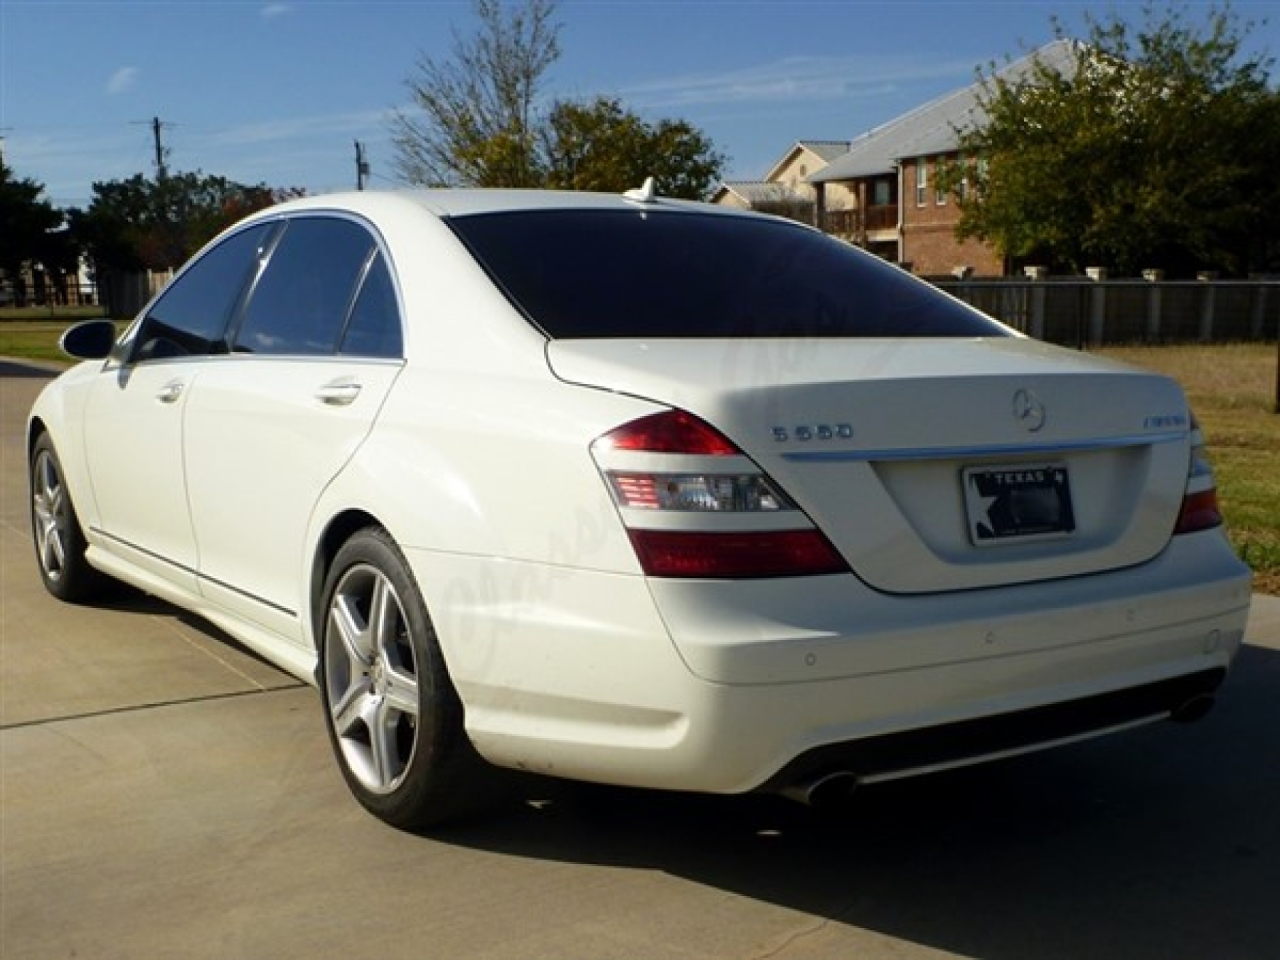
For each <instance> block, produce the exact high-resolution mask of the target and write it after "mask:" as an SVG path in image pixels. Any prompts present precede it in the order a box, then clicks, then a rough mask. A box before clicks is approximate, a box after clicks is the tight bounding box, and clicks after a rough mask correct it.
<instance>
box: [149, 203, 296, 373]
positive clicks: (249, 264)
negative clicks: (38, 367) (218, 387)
mask: <svg viewBox="0 0 1280 960" xmlns="http://www.w3.org/2000/svg"><path fill="white" fill-rule="evenodd" d="M271 230H272V225H270V224H258V225H257V226H253V227H250V228H248V229H247V230H241V231H240V232H239V233H236V234H233V235H232V236H230V237H228V238H227V239H226V240H223V241H222V242H221V243H219V244H218V245H217V246H216V247H214V248H213V249H212V250H210V251H209V252H208V253H206V254H205V255H204V256H202V257H201V258H200V259H199V260H198V261H196V262H195V263H194V264H193V265H192V266H191V267H190V268H189V269H188V270H187V271H186V272H185V273H183V274H182V276H180V277H178V278H177V279H176V280H174V281H173V283H171V284H170V285H169V286H168V287H167V288H166V289H165V291H164V293H163V294H161V296H160V298H159V299H158V300H157V301H156V302H155V303H154V304H153V305H152V307H151V310H150V311H149V312H148V314H147V317H146V323H145V326H144V327H143V329H142V335H141V342H140V343H139V344H138V346H139V348H140V354H139V355H140V357H141V358H142V359H146V358H147V357H149V356H173V355H175V354H204V353H210V352H212V351H215V350H219V349H222V348H223V345H224V342H225V341H224V334H225V332H226V329H227V323H228V322H229V321H230V319H231V315H232V312H233V311H234V309H235V306H236V304H237V303H238V302H239V300H240V296H241V294H242V293H243V292H244V288H245V285H246V284H247V283H248V282H249V279H250V278H251V277H252V276H253V273H254V270H255V269H256V267H257V264H258V255H259V252H260V251H261V249H262V246H263V245H264V244H265V243H266V241H267V239H268V237H269V236H270V233H271Z"/></svg>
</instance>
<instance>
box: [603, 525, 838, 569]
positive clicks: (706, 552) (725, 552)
mask: <svg viewBox="0 0 1280 960" xmlns="http://www.w3.org/2000/svg"><path fill="white" fill-rule="evenodd" d="M628 532H629V533H630V535H631V543H632V544H633V545H634V546H635V548H636V555H637V556H638V557H639V558H640V565H641V566H642V567H643V568H644V572H645V573H647V574H648V575H649V576H651V577H693V578H698V577H701V578H730V579H744V578H750V577H810V576H818V575H820V574H827V573H846V572H848V569H849V567H848V565H847V564H846V563H845V562H844V558H843V557H841V556H840V554H838V553H837V552H836V550H835V548H834V547H833V546H831V543H830V541H828V540H827V538H826V537H824V536H823V535H822V534H821V533H819V532H818V531H817V530H778V531H771V532H770V531H761V532H756V533H730V532H725V533H718V532H717V533H712V532H706V531H675V530H630V531H628Z"/></svg>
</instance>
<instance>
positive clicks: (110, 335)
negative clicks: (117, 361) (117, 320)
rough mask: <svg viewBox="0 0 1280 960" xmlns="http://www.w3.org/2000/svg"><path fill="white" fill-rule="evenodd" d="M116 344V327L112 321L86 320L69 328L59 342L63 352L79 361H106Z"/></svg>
mask: <svg viewBox="0 0 1280 960" xmlns="http://www.w3.org/2000/svg"><path fill="white" fill-rule="evenodd" d="M115 343H116V325H115V324H114V323H112V322H111V321H110V320H86V321H85V322H84V323H77V324H76V325H75V326H74V327H68V328H67V330H66V332H65V333H63V334H62V339H61V340H59V341H58V346H60V347H62V352H63V353H65V354H67V355H68V356H71V357H75V358H76V359H77V360H104V359H106V357H107V355H108V354H109V353H111V348H112V347H113V346H115Z"/></svg>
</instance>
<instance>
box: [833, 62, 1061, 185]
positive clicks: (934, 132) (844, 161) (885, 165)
mask: <svg viewBox="0 0 1280 960" xmlns="http://www.w3.org/2000/svg"><path fill="white" fill-rule="evenodd" d="M1075 43H1076V42H1075V41H1073V40H1055V41H1053V42H1052V43H1049V44H1046V45H1045V46H1043V47H1041V48H1040V49H1038V50H1036V51H1035V52H1033V53H1030V54H1028V55H1027V56H1025V57H1023V58H1022V59H1021V60H1016V61H1014V62H1013V63H1010V64H1009V65H1008V66H1006V67H1004V68H1002V69H1000V70H998V71H997V72H996V76H997V77H999V78H1000V79H1002V80H1007V81H1017V80H1019V79H1022V78H1025V77H1027V76H1030V74H1031V70H1032V68H1033V66H1034V64H1035V63H1036V62H1037V61H1038V62H1039V63H1042V64H1044V65H1045V66H1046V67H1048V68H1049V69H1051V70H1055V71H1058V72H1060V73H1063V74H1069V73H1071V72H1072V71H1073V70H1074V68H1075V64H1076V55H1075ZM982 88H983V84H982V82H981V81H979V82H975V83H972V84H970V85H969V86H967V87H964V88H963V89H960V90H954V91H952V92H951V93H948V94H946V95H944V96H941V97H939V98H938V99H936V100H932V101H930V102H929V103H926V104H924V105H923V106H920V107H916V108H915V109H914V110H911V111H909V112H908V113H904V114H903V115H902V116H900V117H898V118H896V119H894V120H890V121H889V122H888V123H886V124H883V125H882V126H879V127H876V128H875V129H874V130H870V131H868V132H866V133H864V134H862V136H860V137H858V138H857V139H855V140H854V141H853V142H852V144H850V146H849V149H848V151H847V152H845V153H844V154H842V155H841V156H839V157H837V158H836V159H834V160H832V161H831V162H830V163H829V164H828V165H827V166H826V167H824V168H823V169H821V170H818V171H816V172H815V173H813V174H812V175H810V176H809V178H808V180H809V182H810V183H829V182H831V181H833V180H857V179H860V178H863V177H873V176H877V175H880V174H891V173H894V172H895V170H896V169H897V165H898V161H900V160H903V159H905V158H907V157H925V156H933V155H936V154H939V153H948V152H950V151H952V150H955V149H956V148H957V147H958V146H959V142H960V137H959V133H958V131H960V130H964V129H966V128H970V127H972V126H975V125H977V124H981V123H983V122H984V121H985V119H986V115H985V112H984V111H983V109H982V105H981V102H980V101H981V96H980V95H981V93H982Z"/></svg>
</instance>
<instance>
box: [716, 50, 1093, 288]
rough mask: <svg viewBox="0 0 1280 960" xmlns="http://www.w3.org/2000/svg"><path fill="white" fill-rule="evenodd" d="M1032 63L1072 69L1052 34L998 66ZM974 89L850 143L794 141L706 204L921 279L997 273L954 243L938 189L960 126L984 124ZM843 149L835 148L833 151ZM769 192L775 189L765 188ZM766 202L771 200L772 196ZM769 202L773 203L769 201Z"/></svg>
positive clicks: (954, 213) (946, 204) (949, 204)
mask: <svg viewBox="0 0 1280 960" xmlns="http://www.w3.org/2000/svg"><path fill="white" fill-rule="evenodd" d="M1037 59H1038V60H1039V61H1040V62H1042V63H1044V64H1046V65H1047V66H1049V67H1050V68H1051V69H1054V70H1057V71H1059V72H1061V73H1064V74H1069V73H1070V72H1071V71H1072V69H1073V68H1074V65H1075V54H1074V44H1073V41H1070V40H1057V41H1054V42H1053V43H1050V44H1048V45H1047V46H1044V47H1041V48H1040V49H1039V50H1037V51H1035V52H1034V53H1032V54H1030V55H1029V56H1027V57H1024V58H1023V59H1021V60H1018V61H1015V62H1014V63H1011V64H1010V65H1009V66H1007V67H1005V68H1004V69H1003V70H1001V71H1000V76H1001V77H1003V78H1005V79H1018V78H1020V77H1024V76H1028V75H1029V73H1030V70H1031V66H1032V64H1033V63H1034V62H1035V61H1036V60H1037ZM980 91H981V86H980V84H978V83H974V84H971V85H970V86H968V87H965V88H963V89H960V90H956V91H954V92H952V93H949V94H946V95H945V96H942V97H939V98H938V99H936V100H933V101H930V102H929V103H926V104H924V105H923V106H920V107H917V108H916V109H914V110H911V111H909V112H908V113H905V114H903V115H902V116H900V117H897V118H895V119H893V120H890V121H889V122H888V123H885V124H883V125H881V126H879V127H876V128H875V129H873V130H870V131H868V132H867V133H864V134H862V135H861V136H860V137H857V138H856V139H854V140H853V141H851V142H847V143H843V144H842V143H841V142H840V141H801V142H799V143H796V144H795V146H793V147H792V148H791V149H790V150H789V151H788V152H787V153H786V154H785V155H784V156H783V158H782V159H781V160H780V161H778V163H776V164H775V165H774V166H773V169H772V170H770V171H769V173H768V174H767V175H766V177H765V179H764V180H763V181H761V182H758V183H750V184H744V183H725V184H723V185H722V186H721V188H720V189H719V190H718V191H717V192H716V193H715V195H714V196H713V197H712V200H713V202H716V203H729V204H732V205H735V206H741V207H749V208H751V209H763V210H769V211H771V212H783V211H781V210H778V209H777V205H779V204H782V203H787V202H790V203H795V204H797V205H801V204H806V205H807V206H797V209H801V210H804V211H807V215H805V216H797V217H796V219H801V220H805V221H806V222H808V223H813V224H814V225H816V226H818V227H820V228H821V229H823V230H825V231H826V232H827V233H830V234H832V235H834V236H838V237H842V238H844V239H846V240H849V241H850V242H851V243H856V244H857V245H859V246H861V247H865V248H866V249H868V250H870V251H872V252H874V253H876V254H878V255H880V256H882V257H884V258H885V259H887V260H893V261H896V262H898V263H901V264H903V265H904V266H908V267H909V269H911V270H912V271H913V272H914V273H917V274H921V275H925V276H944V275H957V274H972V275H975V276H999V275H1001V274H1003V273H1004V263H1003V261H1002V259H1001V257H1000V256H999V254H998V253H997V252H996V251H995V250H994V249H993V248H992V247H990V246H988V245H986V244H984V243H980V242H978V241H974V240H966V241H960V240H957V239H956V236H955V228H956V224H957V223H958V222H959V219H960V210H959V208H958V206H957V204H956V198H955V197H954V196H951V195H949V194H948V193H946V192H945V191H942V190H939V189H937V183H938V178H937V171H938V168H939V166H940V165H942V164H944V163H946V162H948V161H954V160H956V159H957V157H958V152H957V151H958V149H959V143H960V131H962V130H965V129H969V128H971V127H972V126H974V125H976V124H981V123H982V122H983V121H984V114H983V112H982V107H981V105H980V103H979V93H980ZM840 146H843V147H844V149H842V150H839V151H838V152H835V153H833V151H835V150H836V148H838V147H840ZM771 191H772V192H771ZM771 198H772V201H771ZM771 202H772V205H771Z"/></svg>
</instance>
